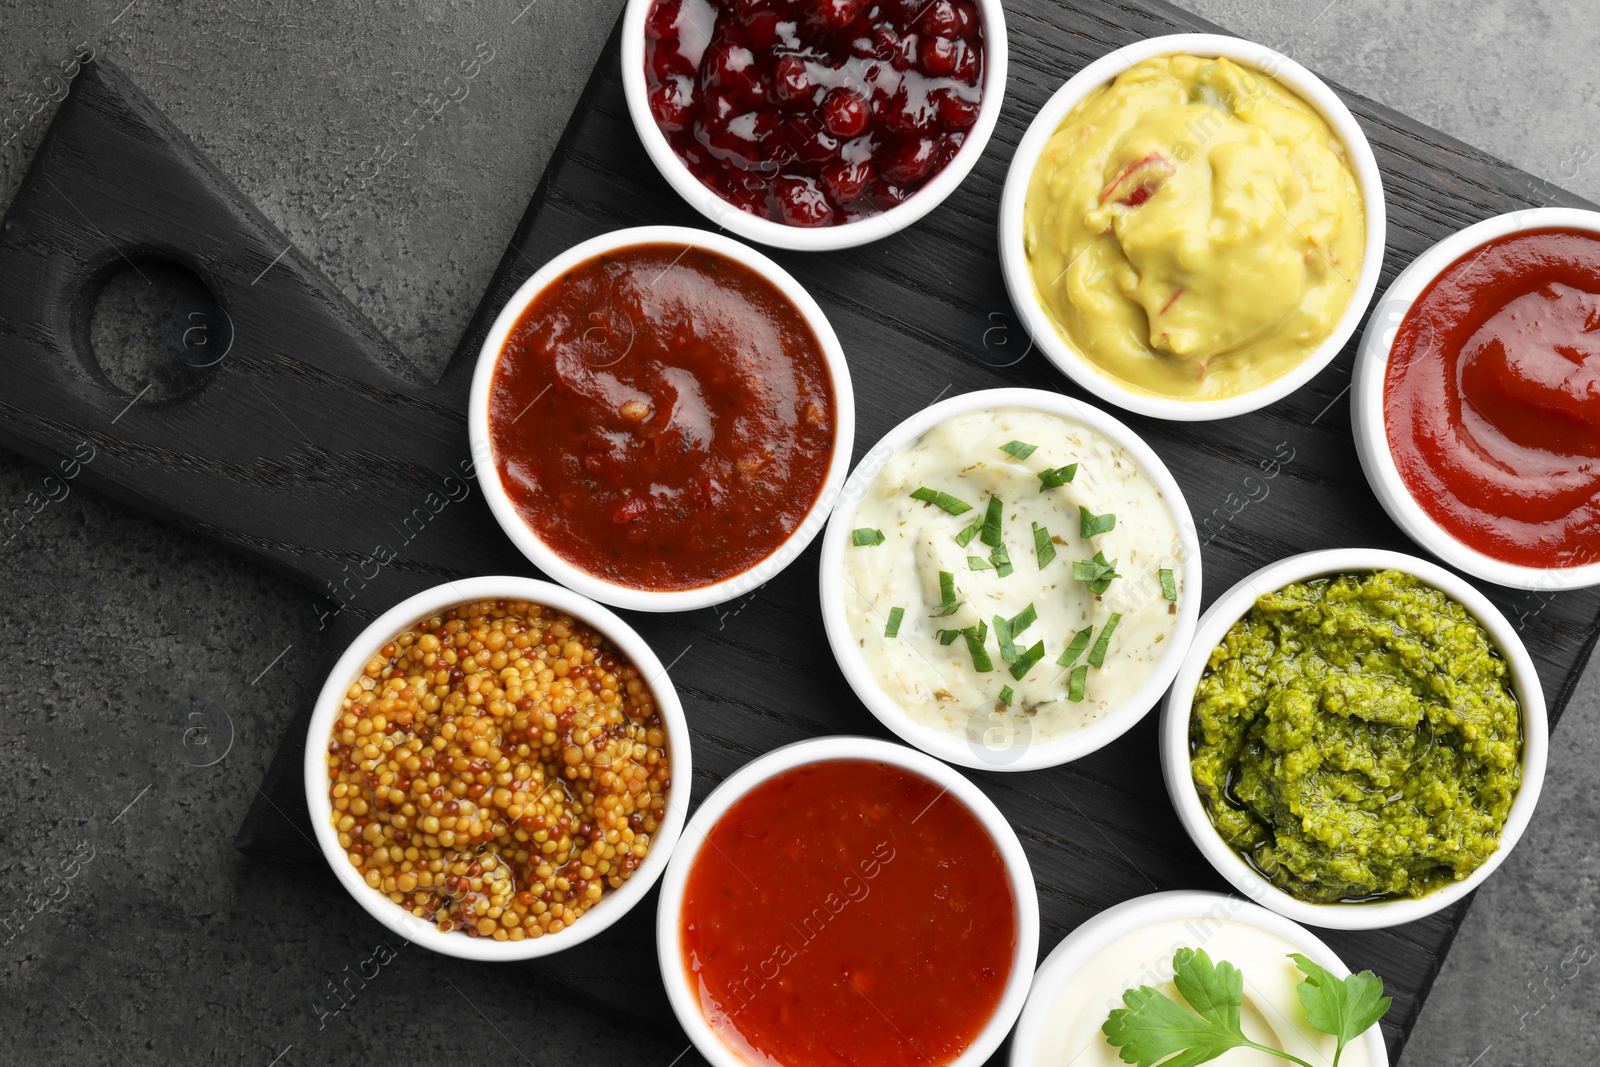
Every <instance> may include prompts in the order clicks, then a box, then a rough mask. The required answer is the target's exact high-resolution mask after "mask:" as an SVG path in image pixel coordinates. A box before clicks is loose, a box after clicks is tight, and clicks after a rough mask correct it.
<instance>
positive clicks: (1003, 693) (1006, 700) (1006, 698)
mask: <svg viewBox="0 0 1600 1067" xmlns="http://www.w3.org/2000/svg"><path fill="white" fill-rule="evenodd" d="M1015 699H1017V694H1015V693H1013V692H1012V691H1011V687H1010V686H1009V685H1003V686H1001V687H1000V703H1002V704H1004V705H1005V706H1006V707H1008V708H1009V707H1010V706H1011V702H1012V701H1013V700H1015Z"/></svg>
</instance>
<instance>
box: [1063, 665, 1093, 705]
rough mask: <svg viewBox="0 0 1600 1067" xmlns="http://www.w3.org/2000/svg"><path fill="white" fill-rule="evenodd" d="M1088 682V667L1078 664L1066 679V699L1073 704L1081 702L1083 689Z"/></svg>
mask: <svg viewBox="0 0 1600 1067" xmlns="http://www.w3.org/2000/svg"><path fill="white" fill-rule="evenodd" d="M1088 681H1089V665H1088V664H1087V663H1080V664H1079V665H1078V666H1076V667H1074V668H1072V675H1071V677H1069V678H1068V679H1067V699H1068V700H1070V701H1072V702H1073V703H1074V704H1076V703H1079V702H1081V701H1082V700H1083V687H1084V686H1085V685H1086V684H1087V683H1088Z"/></svg>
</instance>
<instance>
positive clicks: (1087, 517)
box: [1078, 504, 1117, 538]
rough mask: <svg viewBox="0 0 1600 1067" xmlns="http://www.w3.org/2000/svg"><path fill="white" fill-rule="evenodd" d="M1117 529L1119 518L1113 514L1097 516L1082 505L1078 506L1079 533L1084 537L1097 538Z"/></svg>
mask: <svg viewBox="0 0 1600 1067" xmlns="http://www.w3.org/2000/svg"><path fill="white" fill-rule="evenodd" d="M1116 528H1117V517H1116V515H1114V514H1112V513H1111V512H1109V511H1108V512H1106V513H1105V514H1104V515H1096V514H1095V513H1094V512H1092V511H1090V510H1089V509H1088V508H1086V507H1084V506H1083V505H1082V504H1079V505H1078V532H1079V534H1080V535H1081V536H1083V537H1086V538H1087V537H1096V536H1098V535H1100V534H1103V533H1109V532H1110V531H1112V530H1115V529H1116Z"/></svg>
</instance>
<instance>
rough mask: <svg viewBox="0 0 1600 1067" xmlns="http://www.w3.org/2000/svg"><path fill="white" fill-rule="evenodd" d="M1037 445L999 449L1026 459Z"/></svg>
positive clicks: (1011, 444) (1011, 443) (1010, 445)
mask: <svg viewBox="0 0 1600 1067" xmlns="http://www.w3.org/2000/svg"><path fill="white" fill-rule="evenodd" d="M1038 447H1039V446H1038V445H1030V444H1028V442H1026V441H1008V442H1006V443H1005V444H1003V445H1001V446H1000V451H1002V452H1004V453H1006V454H1007V455H1010V456H1015V457H1016V458H1017V459H1027V458H1028V457H1029V456H1031V455H1033V450H1034V449H1036V448H1038ZM1008 703H1009V701H1008Z"/></svg>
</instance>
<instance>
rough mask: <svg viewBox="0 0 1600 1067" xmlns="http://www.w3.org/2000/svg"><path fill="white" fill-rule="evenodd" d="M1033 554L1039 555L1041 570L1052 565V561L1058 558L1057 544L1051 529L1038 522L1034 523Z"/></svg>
mask: <svg viewBox="0 0 1600 1067" xmlns="http://www.w3.org/2000/svg"><path fill="white" fill-rule="evenodd" d="M1033 554H1034V555H1035V556H1036V557H1038V560H1039V569H1040V570H1044V569H1045V568H1046V567H1048V566H1050V561H1051V560H1053V559H1055V558H1056V546H1055V542H1054V541H1052V540H1051V539H1050V531H1049V530H1047V529H1045V528H1044V527H1043V526H1040V525H1039V524H1038V523H1034V524H1033Z"/></svg>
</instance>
